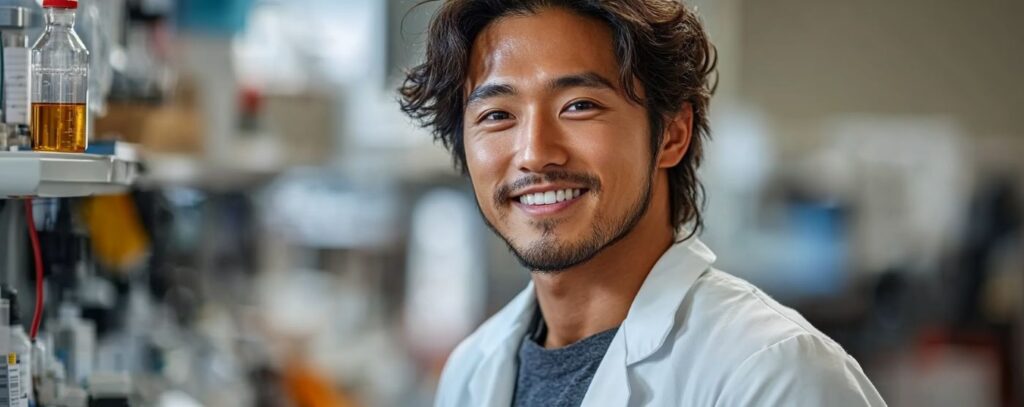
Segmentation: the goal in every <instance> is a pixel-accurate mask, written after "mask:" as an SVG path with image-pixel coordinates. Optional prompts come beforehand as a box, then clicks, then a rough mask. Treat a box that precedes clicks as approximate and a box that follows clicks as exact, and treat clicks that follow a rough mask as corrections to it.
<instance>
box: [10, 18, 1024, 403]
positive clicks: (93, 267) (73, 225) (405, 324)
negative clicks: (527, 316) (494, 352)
mask: <svg viewBox="0 0 1024 407" xmlns="http://www.w3.org/2000/svg"><path fill="white" fill-rule="evenodd" d="M414 3H415V2H414V1H411V0H388V1H380V0H306V1H296V0H221V1H205V0H81V3H80V7H79V12H78V13H79V19H78V23H77V25H76V30H77V31H78V33H79V34H80V35H81V36H82V39H83V41H84V42H85V44H86V46H87V47H88V48H89V50H90V53H91V62H90V84H89V89H90V101H89V102H90V106H89V109H90V111H91V113H92V115H91V119H90V124H89V127H90V151H89V152H90V153H93V154H99V155H102V156H103V157H104V158H103V159H102V160H98V159H96V158H95V156H93V158H88V157H83V158H82V163H81V166H76V165H79V164H75V163H71V162H70V161H71V160H53V159H51V158H47V157H42V158H39V157H34V156H29V158H25V155H24V154H26V153H20V154H22V155H21V156H15V155H11V154H18V153H3V154H6V155H3V156H0V194H2V195H3V196H6V197H8V198H11V199H6V200H0V205H2V210H0V233H2V234H3V236H4V237H3V240H2V242H3V243H2V244H0V264H3V271H2V274H0V281H2V282H3V283H4V284H5V285H6V286H7V287H9V288H10V289H9V290H8V291H11V290H16V291H17V293H18V294H19V295H18V296H17V299H16V300H15V299H13V298H11V297H12V296H11V295H8V294H7V291H5V293H4V300H5V301H7V302H0V306H2V305H3V304H8V306H9V307H10V314H11V318H10V323H11V324H13V323H14V321H15V319H20V320H23V321H25V320H30V319H31V317H32V316H33V310H34V307H33V305H34V303H33V302H34V299H35V295H34V292H35V282H36V279H35V272H36V271H35V266H36V264H37V262H36V261H34V260H33V252H32V248H31V247H32V245H31V244H30V243H31V240H30V238H29V236H30V233H27V232H26V230H28V228H27V226H28V223H27V222H26V212H25V210H24V208H23V205H22V202H21V200H18V199H14V198H16V197H24V196H33V197H34V199H32V201H31V202H32V204H31V207H32V209H33V219H32V222H31V223H32V224H33V225H34V226H35V227H36V229H38V230H37V234H38V236H39V241H40V246H41V260H42V265H43V267H42V269H43V273H44V275H45V279H46V280H45V281H46V284H45V287H44V290H45V292H46V295H45V298H46V301H45V307H44V310H45V311H44V312H43V314H42V327H41V329H40V334H39V338H40V340H39V342H40V343H42V344H45V345H46V347H44V348H42V349H34V350H33V357H35V358H42V359H43V360H41V361H37V360H33V361H32V366H31V367H32V368H33V372H32V375H33V376H34V380H33V382H34V383H35V385H36V386H37V389H36V390H37V391H38V392H40V395H39V397H40V400H39V402H40V404H44V400H42V398H43V397H44V395H43V394H42V392H44V391H45V392H47V395H46V397H48V398H47V400H45V402H46V403H48V405H67V406H74V405H87V404H83V403H88V405H101V404H96V403H97V400H99V401H103V402H107V403H114V404H102V405H132V406H135V405H139V406H143V405H145V406H148V405H156V406H200V405H202V406H296V407H302V406H426V405H430V403H431V401H432V400H433V390H434V387H435V386H436V382H437V377H438V375H439V373H440V370H441V367H442V366H443V363H444V361H445V359H446V358H447V355H448V353H449V352H450V351H451V349H452V348H454V346H455V345H456V344H457V343H458V342H459V341H460V340H461V339H462V338H464V337H465V336H466V335H468V334H469V333H470V332H472V330H473V329H474V328H475V327H476V326H477V325H478V324H479V323H481V322H482V321H483V320H484V319H485V318H487V317H488V316H489V315H491V314H492V313H494V312H495V311H496V310H498V309H499V308H500V307H501V306H502V305H504V304H505V302H507V301H508V300H509V299H510V298H511V297H512V296H513V295H514V294H516V293H517V292H519V291H520V290H521V289H522V288H523V286H524V284H525V283H526V281H527V280H528V278H529V276H528V273H527V272H526V271H525V270H523V269H521V268H520V267H519V265H518V263H516V262H515V260H514V259H513V258H512V257H511V256H510V255H509V254H508V252H507V250H506V248H505V246H504V244H503V243H502V242H501V241H500V240H499V239H497V238H496V237H494V236H493V235H492V234H491V233H490V232H489V231H488V230H487V229H486V227H485V226H484V225H483V223H482V222H481V220H480V218H479V214H478V212H477V210H476V204H475V202H474V199H473V196H472V194H471V191H470V189H469V186H468V181H467V180H465V179H464V178H462V177H460V176H459V175H458V174H456V173H455V172H453V170H452V169H451V165H450V164H451V160H450V158H449V157H448V155H447V153H446V152H445V151H444V150H443V149H441V148H440V147H439V146H435V145H434V144H433V143H432V141H431V137H430V135H429V134H428V133H427V132H426V131H424V130H422V129H419V128H417V127H416V126H415V125H414V124H413V123H411V122H410V121H409V120H408V119H406V118H405V117H404V116H403V115H402V114H401V113H400V111H399V108H398V104H397V101H396V98H397V95H396V93H395V89H396V88H397V86H398V85H399V83H400V81H401V79H402V77H403V75H402V73H403V70H404V69H406V68H408V67H410V66H412V65H414V64H416V63H417V62H418V61H419V60H420V57H421V55H422V52H423V45H424V35H423V34H424V31H425V28H426V25H427V23H428V21H429V18H430V16H431V15H432V13H433V12H434V10H436V5H426V6H421V7H418V8H413V5H414ZM688 4H690V5H691V6H692V7H696V8H697V9H698V12H699V13H700V14H701V15H702V16H703V18H704V21H705V23H706V25H707V28H708V30H709V31H710V33H711V38H712V41H713V42H714V43H715V44H716V45H717V47H718V51H719V77H720V86H719V88H718V93H717V94H716V96H715V98H714V99H713V102H712V113H713V117H712V124H711V127H712V134H713V137H712V142H711V143H710V145H709V148H708V151H707V160H706V162H705V165H704V166H703V169H702V172H701V176H702V179H703V182H704V185H705V187H706V188H707V195H708V202H707V206H706V223H707V229H706V231H705V232H704V233H703V235H702V239H703V240H704V241H705V242H706V243H707V244H708V245H709V246H710V247H711V248H712V249H713V250H714V251H715V252H716V253H717V254H718V258H719V261H718V263H717V264H716V266H717V267H718V268H720V269H723V270H726V271H728V272H730V273H732V274H735V275H737V276H740V277H743V278H745V279H748V280H750V281H751V282H753V283H755V284H756V285H758V286H760V287H762V288H763V289H764V290H765V291H766V292H768V293H769V294H771V295H772V296H774V297H776V298H777V299H779V300H780V301H781V302H782V303H784V304H786V305H788V306H791V307H793V308H795V309H797V310H798V311H799V312H801V313H803V314H804V315H805V316H806V317H807V318H808V319H809V320H810V321H811V322H812V323H813V324H814V325H816V326H817V327H819V328H820V329H821V330H822V331H824V332H825V333H827V334H828V335H830V336H831V337H832V338H834V339H836V340H837V341H838V342H839V343H841V344H842V345H843V346H844V348H846V349H847V351H848V352H850V353H851V354H852V355H853V356H854V357H855V358H856V359H857V360H858V361H859V362H860V363H861V365H862V366H863V367H864V369H865V371H866V372H867V374H868V376H869V377H870V378H871V379H872V381H873V382H874V384H875V385H876V386H877V387H878V389H879V391H880V392H881V393H882V395H883V397H885V399H886V400H887V402H888V403H890V405H892V406H1024V250H1022V249H1024V241H1022V236H1024V235H1022V229H1021V226H1022V212H1024V202H1022V196H1021V192H1022V191H1024V160H1022V157H1024V121H1022V120H1021V119H1020V116H1021V114H1020V113H1019V112H1018V110H1020V109H1021V108H1022V107H1024V80H1021V78H1020V75H1021V73H1022V72H1024V52H1021V51H1020V43H1021V42H1022V41H1024V25H1021V24H1020V22H1019V20H1020V18H1021V17H1022V16H1024V2H1020V1H1012V0H979V1H970V2H967V1H956V0H906V1H900V2H892V1H883V0H864V1H858V2H850V1H840V0H818V1H797V0H776V1H771V2H765V1H754V0H694V1H690V2H689V3H688ZM0 6H4V7H15V6H17V7H23V8H25V9H27V10H29V11H30V12H31V15H32V16H34V17H32V18H30V19H29V23H28V24H27V28H26V33H25V34H24V35H25V36H27V37H28V38H29V43H28V45H31V43H32V41H34V39H35V38H36V37H38V35H39V31H40V29H41V19H40V17H39V16H40V15H41V13H42V10H41V9H40V8H39V4H38V3H37V2H35V1H32V0H26V1H16V0H3V1H0ZM410 10H411V11H410ZM0 14H2V13H0ZM2 21H3V19H2V18H0V22H2ZM2 25H3V24H0V26H2ZM2 30H4V28H3V27H0V31H2ZM3 33H4V36H5V37H4V39H5V41H4V44H5V53H6V52H7V49H6V46H7V45H8V42H7V37H6V36H7V35H8V33H7V31H4V32H3ZM24 160H28V161H24ZM90 160H91V161H90ZM58 161H59V162H58ZM94 170H95V171H100V172H99V175H98V177H99V178H96V179H92V178H88V177H90V176H92V175H90V174H93V173H92V172H89V171H94ZM33 171H34V172H33ZM104 171H105V172H104ZM25 179H31V182H28V181H26V182H28V184H26V185H28V186H25V185H23V184H25V182H22V181H23V180H25ZM12 185H13V186H12ZM18 188H21V189H18ZM25 188H27V189H25ZM15 302H16V303H17V305H15ZM0 320H2V317H0ZM4 324H6V322H5V323H4ZM0 345H2V344H0ZM84 400H90V401H87V402H86V401H84Z"/></svg>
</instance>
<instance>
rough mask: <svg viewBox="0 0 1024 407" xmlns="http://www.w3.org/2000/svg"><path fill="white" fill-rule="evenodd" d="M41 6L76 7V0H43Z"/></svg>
mask: <svg viewBox="0 0 1024 407" xmlns="http://www.w3.org/2000/svg"><path fill="white" fill-rule="evenodd" d="M43 7H52V8H78V0H43Z"/></svg>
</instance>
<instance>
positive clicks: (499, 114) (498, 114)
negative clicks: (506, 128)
mask: <svg viewBox="0 0 1024 407" xmlns="http://www.w3.org/2000/svg"><path fill="white" fill-rule="evenodd" d="M511 118H512V115H510V114H508V112H503V111H500V110H499V111H494V112H489V113H487V114H485V115H484V117H483V119H482V120H481V121H484V122H496V121H502V120H508V119H511Z"/></svg>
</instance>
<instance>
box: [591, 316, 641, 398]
mask: <svg viewBox="0 0 1024 407" xmlns="http://www.w3.org/2000/svg"><path fill="white" fill-rule="evenodd" d="M626 368H627V365H626V338H625V335H623V334H622V331H621V330H620V331H619V332H618V333H616V334H615V338H614V339H612V343H611V344H610V345H608V351H607V352H606V353H605V354H604V359H602V360H601V365H600V366H598V367H597V372H595V373H594V378H593V379H592V380H591V381H590V387H589V388H588V389H587V395H586V396H584V397H583V403H581V404H580V406H581V407H598V406H602V407H603V406H626V405H628V404H629V394H630V389H629V375H628V372H627V371H626Z"/></svg>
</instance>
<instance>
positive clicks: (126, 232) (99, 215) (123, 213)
mask: <svg viewBox="0 0 1024 407" xmlns="http://www.w3.org/2000/svg"><path fill="white" fill-rule="evenodd" d="M81 209H82V210H81V214H82V218H83V219H84V220H85V224H86V227H88V229H89V236H90V237H91V238H92V250H93V254H95V255H96V259H97V260H99V261H100V263H102V264H103V265H105V266H108V267H110V268H113V269H116V270H125V269H128V268H130V267H133V266H137V265H139V264H141V263H142V261H143V260H145V256H146V254H147V252H148V251H149V237H148V236H147V235H146V231H145V229H144V228H143V226H142V220H141V219H140V217H139V212H138V209H137V208H136V207H135V202H134V201H132V199H131V196H129V195H105V196H95V197H91V198H88V199H86V200H85V201H84V203H83V205H82V208H81Z"/></svg>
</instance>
